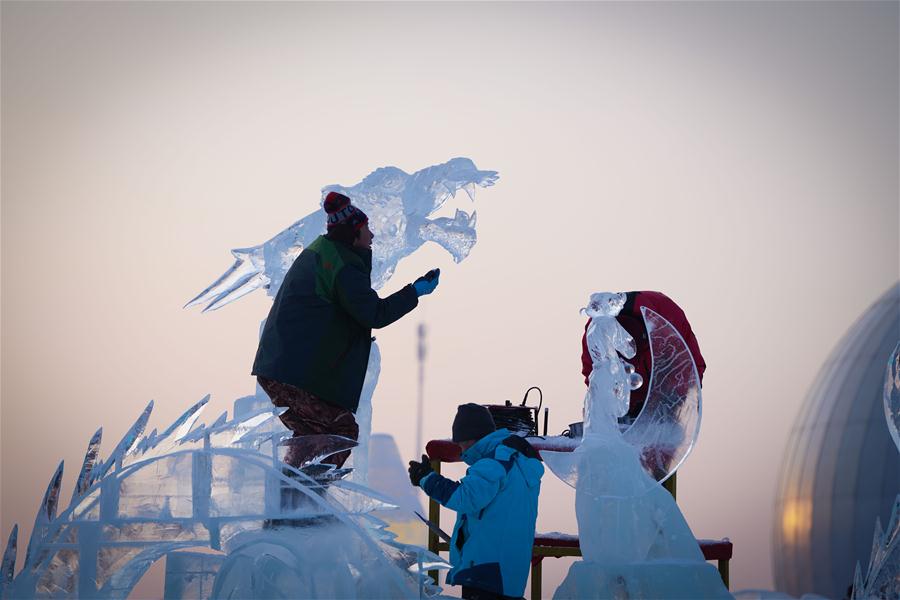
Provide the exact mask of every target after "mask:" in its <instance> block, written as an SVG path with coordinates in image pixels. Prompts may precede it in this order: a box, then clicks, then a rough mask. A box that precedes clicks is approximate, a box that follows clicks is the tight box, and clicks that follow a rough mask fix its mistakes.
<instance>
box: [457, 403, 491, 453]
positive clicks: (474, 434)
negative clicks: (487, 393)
mask: <svg viewBox="0 0 900 600" xmlns="http://www.w3.org/2000/svg"><path fill="white" fill-rule="evenodd" d="M496 430H497V426H496V425H495V424H494V418H493V417H492V416H491V412H490V411H489V410H488V409H487V408H485V407H484V406H481V405H480V404H473V403H471V402H470V403H469V404H461V405H460V406H459V408H457V409H456V418H455V419H453V441H454V442H456V443H459V442H468V441H470V440H480V439H481V438H483V437H484V436H486V435H487V434H489V433H493V432H494V431H496Z"/></svg>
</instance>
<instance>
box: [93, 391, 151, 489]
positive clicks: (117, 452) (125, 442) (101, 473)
mask: <svg viewBox="0 0 900 600" xmlns="http://www.w3.org/2000/svg"><path fill="white" fill-rule="evenodd" d="M152 411H153V400H151V401H150V403H149V404H147V406H146V408H144V410H143V412H142V413H141V415H140V416H139V417H138V418H137V421H135V422H134V425H132V426H131V428H129V430H128V431H127V432H126V433H125V435H124V437H122V440H121V441H120V442H119V443H118V445H116V447H115V448H114V449H113V451H112V453H111V454H110V455H109V458H108V459H107V460H106V462H104V463H103V466H101V467H100V468H99V469H98V470H97V473H96V476H95V477H92V479H93V480H94V481H96V480H98V479H102V478H103V477H105V476H106V474H107V473H108V472H109V470H110V469H112V467H113V466H115V464H116V463H117V462H119V461H121V460H122V458H124V457H125V455H126V454H128V453H129V452H130V451H131V450H132V448H134V446H135V444H137V443H138V440H140V437H141V434H142V433H143V432H144V428H145V427H146V426H147V421H148V420H149V419H150V413H151V412H152Z"/></svg>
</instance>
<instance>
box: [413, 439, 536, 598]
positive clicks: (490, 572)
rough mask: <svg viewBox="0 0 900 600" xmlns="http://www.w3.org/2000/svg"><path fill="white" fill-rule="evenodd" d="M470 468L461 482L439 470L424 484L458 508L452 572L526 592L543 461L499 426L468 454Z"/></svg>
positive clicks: (479, 583)
mask: <svg viewBox="0 0 900 600" xmlns="http://www.w3.org/2000/svg"><path fill="white" fill-rule="evenodd" d="M462 459H463V461H465V463H466V464H467V465H469V469H468V470H467V471H466V476H465V477H463V478H462V479H461V480H460V481H453V480H451V479H447V478H446V477H442V476H441V475H438V474H437V473H430V474H428V475H427V476H426V477H424V478H422V480H421V481H420V482H419V486H420V487H421V488H422V489H423V490H425V493H426V494H428V495H429V496H430V497H432V498H434V499H435V500H437V501H438V502H439V503H441V504H442V505H443V506H446V507H447V508H449V509H451V510H455V511H456V512H457V517H456V525H455V526H454V528H453V538H452V539H451V540H450V564H452V565H453V569H451V571H450V573H449V574H448V575H447V582H448V583H450V584H452V585H465V586H470V587H475V588H479V589H482V590H486V591H489V592H494V593H496V594H502V595H504V596H516V597H519V596H522V595H524V593H525V582H526V580H527V579H528V570H529V568H530V566H531V548H532V546H533V544H534V527H535V521H536V520H537V511H538V495H539V494H540V491H541V476H543V474H544V465H542V464H541V460H540V457H539V455H538V454H537V451H536V450H535V449H534V448H532V447H531V445H530V444H528V442H526V441H525V439H523V438H521V437H519V436H516V435H513V434H511V433H510V432H509V431H508V430H506V429H498V430H497V431H495V432H493V433H491V434H488V435H486V436H484V437H483V438H481V439H480V440H478V442H476V443H475V445H474V446H472V447H471V448H469V449H468V450H466V451H465V452H463V454H462Z"/></svg>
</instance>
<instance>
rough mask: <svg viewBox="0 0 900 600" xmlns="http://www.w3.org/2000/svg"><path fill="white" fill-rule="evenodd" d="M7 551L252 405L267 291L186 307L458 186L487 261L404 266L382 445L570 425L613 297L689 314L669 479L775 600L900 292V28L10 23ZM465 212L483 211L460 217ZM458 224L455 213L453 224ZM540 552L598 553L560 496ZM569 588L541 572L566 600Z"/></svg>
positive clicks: (394, 284)
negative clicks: (310, 240) (790, 477)
mask: <svg viewBox="0 0 900 600" xmlns="http://www.w3.org/2000/svg"><path fill="white" fill-rule="evenodd" d="M0 16H2V176H3V177H2V411H0V418H2V426H0V429H2V437H0V444H2V479H0V481H2V492H0V499H2V527H0V540H2V542H0V543H4V544H5V540H6V536H7V535H8V533H9V531H10V529H11V528H12V525H13V524H14V523H16V522H18V523H19V525H20V528H21V530H20V540H22V539H27V536H28V534H29V532H30V528H31V522H32V520H33V518H34V512H35V510H36V508H37V504H38V502H39V501H40V498H41V496H42V494H43V491H44V488H45V486H46V483H47V480H48V479H49V477H50V476H51V474H52V473H53V470H54V469H55V467H56V464H57V463H58V461H59V460H60V459H65V460H66V465H67V472H66V476H65V484H64V491H63V496H62V499H63V501H64V502H67V501H68V498H69V494H70V493H71V487H72V479H73V477H74V476H75V473H74V471H76V470H77V468H78V466H79V465H80V462H81V459H82V456H83V452H84V449H85V446H86V444H87V441H88V439H89V437H90V435H91V434H92V433H93V432H94V431H95V430H96V428H97V427H98V426H101V425H102V426H103V427H104V434H105V443H104V450H105V452H108V451H109V450H110V449H111V448H112V447H113V446H114V445H115V443H116V442H117V441H118V439H119V437H120V436H121V435H122V433H124V430H125V429H126V428H127V427H128V425H130V423H131V422H132V421H133V420H134V419H135V418H136V417H137V415H138V414H139V413H140V411H141V410H142V408H143V407H144V406H145V405H146V403H147V402H148V401H149V400H150V399H154V400H155V401H156V409H155V416H154V417H153V418H152V420H151V424H150V428H152V427H159V426H165V425H167V424H168V422H169V421H171V419H173V418H174V417H176V416H177V415H178V414H180V413H181V412H182V411H183V410H184V409H185V408H186V407H187V406H188V405H189V404H191V403H193V402H195V401H196V400H198V399H200V398H201V397H202V396H204V395H205V394H207V393H211V394H212V396H213V401H212V404H213V406H212V407H210V409H209V410H208V413H207V415H208V417H210V418H212V417H213V416H215V415H217V414H219V413H220V412H221V411H222V410H225V409H229V410H230V408H231V402H232V401H233V400H234V399H235V398H237V397H239V396H242V395H246V394H250V393H252V392H253V380H252V378H251V377H250V376H249V370H250V364H251V362H252V358H253V355H254V353H255V350H256V340H257V332H258V326H259V322H260V320H261V319H262V318H263V317H265V315H266V313H267V311H268V307H269V305H270V300H269V299H268V298H267V297H266V296H265V295H264V293H263V292H261V291H258V292H255V293H253V294H252V295H250V296H247V297H245V298H243V299H241V300H239V301H238V302H236V303H234V304H232V305H229V306H227V307H225V308H223V309H222V310H219V311H216V312H213V313H209V314H203V315H201V314H200V313H199V312H198V311H196V310H182V308H181V307H182V305H183V304H184V303H185V302H186V301H187V300H188V299H190V298H192V297H193V296H194V295H195V294H196V293H197V292H199V291H200V290H201V289H203V288H204V287H205V286H206V285H207V284H208V283H210V282H211V281H212V280H213V279H214V278H215V277H217V276H218V275H219V274H220V273H222V272H223V271H224V270H225V269H226V268H227V267H228V266H229V265H230V264H231V257H230V255H229V253H228V250H229V249H230V248H237V247H244V246H250V245H255V244H258V243H260V242H262V241H264V240H266V239H268V238H269V237H271V236H272V235H274V234H275V233H277V232H278V231H280V230H282V229H283V228H284V227H286V226H287V225H289V224H290V223H292V222H293V221H295V220H296V219H298V218H300V217H302V216H304V215H306V214H307V213H309V212H310V211H311V210H314V209H315V207H316V206H317V203H318V199H319V189H320V188H321V187H322V186H324V185H327V184H332V183H338V184H343V185H352V184H355V183H357V182H358V181H359V180H360V179H361V178H362V177H364V176H365V175H366V174H368V173H369V172H370V171H372V170H373V169H375V168H376V167H379V166H385V165H394V166H397V167H400V168H402V169H404V170H406V171H407V172H413V171H415V170H417V169H420V168H423V167H425V166H428V165H431V164H436V163H439V162H443V161H445V160H447V159H449V158H451V157H454V156H467V157H469V158H471V159H473V160H474V161H475V163H476V164H477V166H478V167H479V168H481V169H491V170H496V171H499V173H500V181H499V182H498V183H497V185H496V186H494V187H492V188H488V189H485V190H479V195H478V198H477V201H476V203H475V208H476V209H477V211H478V235H479V242H478V244H477V245H476V246H475V248H474V250H473V251H472V253H471V255H470V256H469V258H468V259H467V260H466V261H465V262H463V263H462V264H460V265H454V264H453V263H452V261H451V260H450V257H449V255H447V254H446V253H445V252H443V251H442V250H440V249H439V248H437V247H436V246H429V247H425V248H423V249H422V250H420V251H419V252H418V253H417V254H416V255H414V256H413V257H411V258H408V259H406V260H405V261H404V262H401V264H400V267H399V268H398V270H397V273H396V274H395V276H394V278H393V279H392V280H391V282H389V283H388V285H387V286H386V287H385V290H384V291H386V292H390V291H394V290H396V289H398V288H399V287H401V286H402V285H404V284H405V283H408V282H409V281H411V280H413V279H414V278H415V277H416V276H418V275H419V274H421V273H422V272H424V271H425V270H427V269H428V268H431V267H433V266H439V267H441V268H442V273H443V274H442V278H441V285H440V287H439V288H438V290H437V292H436V293H435V294H434V295H432V296H430V297H428V298H425V299H423V302H422V304H421V306H420V308H419V309H417V310H416V311H415V312H414V313H413V314H411V315H410V316H408V317H406V318H404V319H403V320H401V321H400V322H398V323H396V324H394V325H393V326H391V327H389V328H387V329H384V330H381V331H379V332H377V333H376V335H377V336H378V340H379V343H380V345H381V350H382V354H383V370H382V376H381V381H380V384H379V387H378V390H377V392H376V398H375V407H374V430H375V431H382V432H387V433H391V434H393V435H394V436H395V437H396V438H397V440H398V443H399V446H400V451H401V454H403V455H404V456H410V457H412V456H416V455H417V454H418V453H419V452H418V450H417V449H416V448H414V447H413V444H414V427H415V412H414V406H415V392H416V387H415V386H416V362H415V347H416V340H415V330H416V327H417V325H418V323H420V322H421V321H423V320H424V321H425V322H426V323H427V324H428V327H429V357H428V367H427V368H428V371H427V390H426V398H427V405H428V408H427V414H426V421H425V437H426V438H429V439H430V438H434V437H444V436H445V435H447V434H448V432H449V424H450V421H451V420H452V416H453V414H454V412H455V407H456V405H457V404H459V403H462V402H468V401H476V402H484V403H494V402H501V401H503V400H505V399H511V400H518V399H520V398H521V396H522V393H523V392H524V390H525V389H526V388H527V387H529V386H531V385H539V386H541V387H542V388H543V390H544V397H545V405H548V406H550V409H551V412H550V428H551V430H553V432H559V431H561V430H562V429H563V428H564V427H565V426H566V424H567V423H569V422H571V421H575V420H579V415H580V411H581V403H582V395H583V392H584V385H583V382H582V380H581V375H580V372H579V369H580V364H579V354H580V346H579V344H580V335H581V332H582V327H583V321H582V317H581V316H580V315H579V314H578V309H579V308H580V307H581V306H583V305H584V302H585V301H586V299H587V297H588V295H589V294H590V293H591V292H593V291H599V290H629V289H655V290H660V291H663V292H665V293H667V294H669V295H670V296H671V297H673V298H674V299H676V301H678V302H679V303H680V304H681V306H682V307H683V308H684V309H685V311H686V313H687V315H688V317H689V319H690V321H691V323H692V325H693V327H694V331H695V333H696V334H697V338H698V340H699V342H700V345H701V349H702V352H703V354H704V357H705V358H706V362H707V364H708V371H707V373H706V378H705V380H704V384H705V387H704V390H703V392H704V402H705V403H704V407H703V411H704V414H703V427H702V431H701V436H700V440H699V443H698V445H697V448H696V449H695V451H694V453H693V454H692V455H691V457H690V458H689V460H688V462H687V463H686V464H685V465H684V467H683V468H682V469H681V471H680V472H679V481H678V491H679V505H680V507H681V509H682V511H683V512H684V514H685V516H686V517H687V519H688V522H689V523H690V525H691V527H692V528H693V530H694V533H695V534H696V535H697V537H703V538H715V537H725V536H727V537H729V538H730V539H731V540H732V541H733V542H734V543H735V556H734V560H733V561H732V565H731V576H732V589H742V588H751V587H754V588H758V587H762V588H770V587H771V586H772V576H771V565H770V543H771V542H770V532H771V528H772V505H773V502H774V493H775V478H776V476H777V472H778V468H779V466H780V461H781V456H782V452H783V450H784V446H785V443H786V435H787V433H788V430H789V428H790V426H791V424H792V422H793V420H794V418H795V416H796V414H797V411H798V410H799V407H800V405H801V403H802V400H803V396H804V394H805V392H806V390H807V389H808V388H809V387H810V385H811V384H812V382H813V381H814V378H815V376H816V373H817V371H818V369H819V367H820V365H821V364H822V363H823V361H824V360H825V358H826V356H827V355H828V353H829V352H830V351H831V349H832V347H833V345H834V344H835V343H836V342H837V341H838V340H839V339H840V337H841V336H842V335H843V334H844V332H845V331H846V329H847V328H848V327H849V326H850V325H851V323H852V322H853V321H854V320H855V319H856V318H857V317H858V316H859V314H860V313H861V312H862V311H863V310H864V309H865V308H866V307H867V306H868V305H869V304H870V303H871V302H873V301H874V300H875V299H876V298H877V297H878V296H880V295H881V294H882V293H883V292H884V291H885V290H886V289H887V288H888V287H889V286H890V285H892V284H893V283H894V282H895V281H896V280H897V278H898V274H900V258H898V256H900V244H898V228H900V215H898V164H900V153H898V106H900V98H898V71H900V67H898V54H900V48H898V4H897V3H896V2H881V3H876V2H861V3H752V4H751V3H740V2H736V3H629V4H618V3H578V4H564V3H553V4H540V3H527V4H517V3H502V4H478V3H459V4H437V3H428V4H425V3H421V4H420V3H400V4H380V3H364V4H351V3H337V4H313V3H221V4H220V3H193V4H189V3H80V2H71V3H19V2H5V1H4V2H3V3H2V15H0ZM457 205H458V206H461V207H464V208H466V209H467V210H471V208H470V206H469V202H468V200H467V199H465V198H464V196H460V197H459V198H457V200H456V201H455V202H454V203H453V207H455V206H457ZM451 210H452V208H451V207H449V206H448V211H451ZM538 527H539V529H541V530H544V531H549V530H560V531H567V532H575V530H576V524H575V518H574V493H573V492H572V491H571V490H569V489H568V488H566V487H565V486H563V485H562V484H560V483H559V482H557V481H555V479H554V477H553V476H552V474H549V473H548V475H547V476H546V477H545V484H544V493H543V496H542V500H541V508H540V517H539V525H538ZM566 565H567V563H564V562H563V561H552V560H548V561H546V564H545V577H544V591H545V593H546V594H550V593H552V590H553V589H554V588H555V586H556V585H557V583H558V582H559V581H560V580H561V578H562V577H563V576H564V574H565V568H566Z"/></svg>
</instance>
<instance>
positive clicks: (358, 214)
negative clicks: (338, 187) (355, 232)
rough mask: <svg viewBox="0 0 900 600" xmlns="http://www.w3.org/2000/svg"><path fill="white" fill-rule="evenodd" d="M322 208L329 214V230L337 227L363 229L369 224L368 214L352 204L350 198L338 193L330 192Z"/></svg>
mask: <svg viewBox="0 0 900 600" xmlns="http://www.w3.org/2000/svg"><path fill="white" fill-rule="evenodd" d="M322 208H324V209H325V212H326V213H327V214H328V229H329V230H330V229H331V228H332V227H334V226H335V225H349V226H350V227H352V228H353V229H361V228H362V226H363V225H365V224H366V223H368V222H369V217H367V216H366V213H364V212H363V211H361V210H359V209H358V208H356V207H355V206H353V205H352V204H351V203H350V198H348V197H347V196H345V195H343V194H340V193H338V192H328V195H327V196H325V202H324V203H323V204H322Z"/></svg>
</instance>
